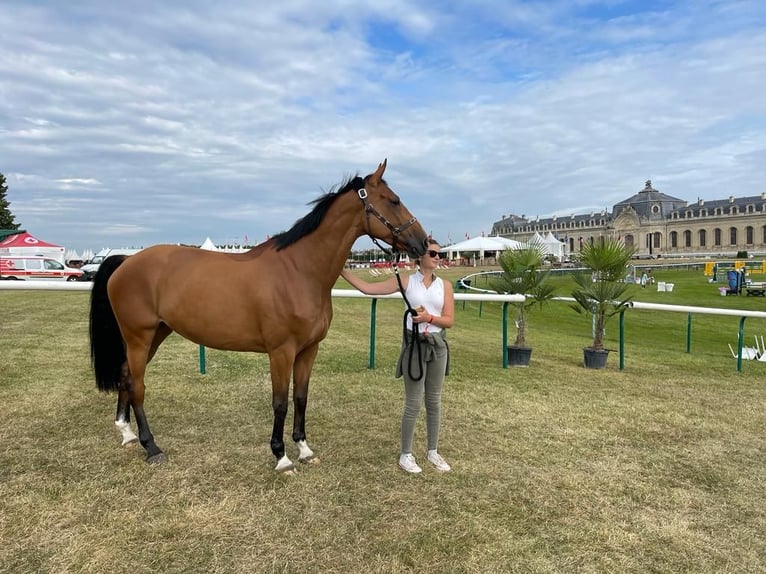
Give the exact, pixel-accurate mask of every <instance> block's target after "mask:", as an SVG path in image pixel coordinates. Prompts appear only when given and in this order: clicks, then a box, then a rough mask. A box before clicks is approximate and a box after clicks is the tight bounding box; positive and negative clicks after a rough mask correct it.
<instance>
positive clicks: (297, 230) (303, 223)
mask: <svg viewBox="0 0 766 574" xmlns="http://www.w3.org/2000/svg"><path fill="white" fill-rule="evenodd" d="M368 177H370V176H369V175H368V176H367V177H364V178H362V177H359V175H358V174H357V175H354V176H353V177H350V178H349V179H348V180H347V181H345V182H344V183H342V184H340V185H337V186H335V187H334V188H333V189H331V190H330V191H328V192H327V193H325V194H324V195H323V196H321V197H319V198H317V199H315V200H314V201H312V202H311V203H309V205H313V206H314V209H312V210H311V211H310V212H309V213H308V214H306V215H305V216H303V217H302V218H300V219H299V220H298V221H296V222H295V224H294V225H293V226H292V227H291V228H290V229H289V230H287V231H282V232H281V233H278V234H276V235H275V236H274V237H273V238H272V239H273V240H274V243H275V244H276V247H277V251H280V250H282V249H284V248H285V247H289V246H290V245H292V244H293V243H295V242H296V241H298V240H299V239H301V238H302V237H305V236H306V235H308V234H309V233H311V232H312V231H315V230H316V228H317V227H319V224H320V223H322V220H323V219H324V216H325V215H326V214H327V211H328V210H329V209H330V206H331V205H332V204H333V203H334V202H335V200H336V199H338V197H340V196H341V195H343V194H344V193H346V192H347V191H352V190H353V191H357V190H359V189H361V188H363V187H364V184H365V182H366V181H367V178H368ZM381 181H382V182H383V183H385V181H384V180H382V179H381ZM336 190H337V191H336Z"/></svg>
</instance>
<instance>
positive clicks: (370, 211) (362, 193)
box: [356, 187, 417, 255]
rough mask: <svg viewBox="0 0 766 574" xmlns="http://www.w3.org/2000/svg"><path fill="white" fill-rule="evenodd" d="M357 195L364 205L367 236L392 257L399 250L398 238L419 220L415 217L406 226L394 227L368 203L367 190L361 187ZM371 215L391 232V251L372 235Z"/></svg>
mask: <svg viewBox="0 0 766 574" xmlns="http://www.w3.org/2000/svg"><path fill="white" fill-rule="evenodd" d="M356 193H357V194H358V195H359V199H361V200H362V203H363V204H364V215H365V228H366V231H367V235H369V237H370V239H372V242H373V243H374V244H375V245H377V246H378V247H379V248H380V249H381V251H383V253H385V254H386V255H391V254H392V253H396V252H398V250H397V249H396V239H397V237H398V236H399V235H401V233H402V232H403V231H404V230H406V229H407V228H408V227H410V226H411V225H413V224H414V223H415V222H416V221H417V219H416V218H414V217H413V218H412V219H410V220H409V221H408V222H407V223H405V224H404V225H401V226H400V227H394V225H393V224H392V223H391V222H390V221H389V220H388V219H386V218H385V217H383V215H381V213H380V212H379V211H378V210H377V209H375V207H374V206H373V205H372V204H371V203H370V202H369V201H367V190H366V189H365V188H363V187H360V188H359V189H358V190H357V191H356ZM370 215H374V216H375V217H376V218H377V219H378V221H380V222H381V223H382V224H383V225H385V226H386V229H388V230H389V231H390V232H391V235H393V239H392V241H391V249H390V250H389V249H386V248H385V247H383V246H382V245H381V244H380V243H378V240H377V239H376V238H375V237H373V235H372V233H370Z"/></svg>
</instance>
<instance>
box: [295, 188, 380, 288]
mask: <svg viewBox="0 0 766 574" xmlns="http://www.w3.org/2000/svg"><path fill="white" fill-rule="evenodd" d="M365 233H366V231H365V216H364V206H363V205H362V202H361V200H360V199H359V198H358V197H357V195H356V194H355V193H352V192H348V193H346V194H345V195H344V197H339V198H338V199H337V200H336V201H335V204H334V205H333V206H332V207H331V208H330V209H329V211H328V212H327V213H326V214H325V217H324V219H323V220H322V223H321V224H320V226H319V227H318V228H317V229H316V230H315V231H314V232H313V233H311V234H310V235H308V236H306V237H304V238H303V239H301V240H300V241H298V242H297V243H296V244H295V247H300V248H299V249H296V250H295V252H294V254H291V255H292V256H293V257H294V258H295V261H296V264H297V265H299V269H303V270H308V269H311V270H312V271H313V274H314V275H315V276H316V277H317V278H318V279H319V280H320V282H322V283H323V284H324V283H326V284H327V285H329V286H330V287H332V286H333V285H334V284H335V281H336V280H337V279H338V276H339V275H340V272H341V271H342V270H343V267H344V266H345V265H346V260H347V259H348V254H349V252H350V251H351V247H352V246H353V245H354V242H355V241H356V240H357V239H358V238H359V237H361V236H362V235H364V234H365Z"/></svg>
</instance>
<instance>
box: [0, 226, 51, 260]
mask: <svg viewBox="0 0 766 574" xmlns="http://www.w3.org/2000/svg"><path fill="white" fill-rule="evenodd" d="M0 254H4V255H43V256H45V257H51V258H53V259H56V260H57V261H59V262H61V263H63V262H64V248H63V247H61V246H60V245H55V244H53V243H48V242H47V241H43V240H41V239H37V237H35V236H33V235H32V234H30V233H27V232H26V231H23V232H21V233H16V234H15V235H9V236H7V237H6V238H5V239H3V240H2V241H0Z"/></svg>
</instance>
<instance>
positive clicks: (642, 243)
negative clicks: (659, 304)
mask: <svg viewBox="0 0 766 574" xmlns="http://www.w3.org/2000/svg"><path fill="white" fill-rule="evenodd" d="M549 231H550V232H551V233H553V234H554V235H555V236H556V237H558V239H559V240H561V241H564V242H565V243H566V244H567V247H568V250H569V252H575V253H576V252H577V251H579V249H580V246H581V245H582V244H583V243H584V242H586V241H597V240H598V239H599V238H600V237H614V238H618V239H622V240H623V241H625V243H626V244H628V245H632V246H634V247H635V248H636V253H637V254H638V255H639V256H642V257H683V256H690V257H693V256H717V257H733V256H735V255H736V254H737V253H738V252H741V251H747V252H748V254H755V255H759V256H761V255H764V254H766V193H762V194H761V195H756V196H748V197H734V196H730V197H729V198H727V199H716V200H713V201H705V200H702V199H699V200H697V201H696V202H694V203H690V202H688V201H686V200H683V199H679V198H677V197H671V196H669V195H666V194H664V193H661V192H659V191H657V190H656V189H654V188H653V187H652V182H651V181H647V182H646V185H645V187H644V189H642V190H641V191H639V192H638V193H637V194H635V195H633V196H631V197H629V198H628V199H625V200H623V201H621V202H619V203H617V204H615V205H614V206H613V208H612V211H611V213H610V212H608V211H606V210H603V211H600V212H591V213H585V214H576V215H567V216H554V217H548V218H540V217H537V218H535V219H528V218H526V217H525V216H523V215H522V216H520V217H519V216H517V215H509V216H505V215H504V216H503V218H502V219H501V220H500V221H496V222H495V223H494V224H493V225H492V235H501V236H503V237H508V238H511V239H515V240H517V241H527V240H528V239H530V238H531V237H533V236H534V235H535V233H540V234H542V235H544V234H547V233H548V232H549Z"/></svg>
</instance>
